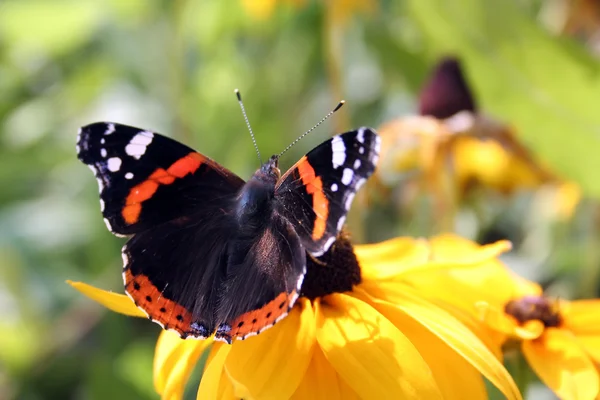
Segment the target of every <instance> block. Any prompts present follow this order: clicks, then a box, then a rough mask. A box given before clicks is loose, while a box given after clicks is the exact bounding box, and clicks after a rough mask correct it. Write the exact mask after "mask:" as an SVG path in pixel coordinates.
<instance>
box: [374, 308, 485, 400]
mask: <svg viewBox="0 0 600 400" xmlns="http://www.w3.org/2000/svg"><path fill="white" fill-rule="evenodd" d="M370 304H371V305H372V306H373V307H374V308H375V309H376V310H377V311H379V312H381V313H382V314H383V315H384V316H385V317H386V318H387V319H389V320H390V322H391V323H392V324H394V325H395V326H397V327H401V328H402V333H404V334H405V335H406V336H407V337H408V338H409V339H410V341H411V342H412V343H413V344H414V345H415V347H416V348H417V349H418V350H419V353H420V354H421V356H422V357H423V359H424V360H425V361H426V362H427V364H428V365H429V368H430V369H431V371H432V373H433V377H434V378H435V380H436V382H437V384H438V387H439V388H440V391H441V393H442V395H443V396H444V399H445V400H464V399H469V400H477V399H482V400H487V398H488V396H487V391H486V389H485V384H484V382H483V379H482V377H481V374H480V373H479V371H478V370H476V369H475V368H474V367H473V366H472V365H471V364H470V363H469V362H468V361H467V360H465V359H464V358H463V357H462V356H461V355H459V354H458V353H457V352H456V351H454V349H452V348H451V347H450V346H448V345H447V344H446V343H445V342H444V341H442V340H440V338H438V337H437V336H436V335H434V334H433V333H431V332H430V331H429V330H428V329H426V328H425V327H424V326H423V325H421V324H420V323H419V322H417V321H415V320H414V319H413V318H411V317H409V316H407V315H406V314H405V313H403V312H401V311H400V310H399V309H398V308H397V307H395V306H393V305H391V304H388V303H384V302H379V301H375V302H373V303H370Z"/></svg>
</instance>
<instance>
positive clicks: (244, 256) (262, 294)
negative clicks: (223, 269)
mask: <svg viewBox="0 0 600 400" xmlns="http://www.w3.org/2000/svg"><path fill="white" fill-rule="evenodd" d="M267 225H268V227H267V228H266V229H265V230H264V231H262V232H261V233H260V234H259V235H258V237H256V238H255V240H244V239H237V240H233V241H232V242H231V246H230V247H229V257H228V265H227V278H226V281H225V282H226V283H225V285H224V286H223V288H222V290H221V293H222V295H221V297H220V299H219V307H218V311H217V315H218V317H217V318H218V320H219V321H222V322H221V324H220V326H219V327H218V329H217V332H216V336H215V337H216V338H217V339H218V340H223V341H226V342H230V341H231V339H232V338H238V339H245V338H247V337H249V336H252V335H255V334H258V333H260V332H262V331H263V330H265V329H267V328H269V327H271V326H273V325H275V323H277V322H278V321H280V320H281V319H282V318H284V317H285V316H286V315H287V313H288V312H289V310H290V309H291V308H292V307H293V305H294V303H295V302H296V299H297V298H298V296H299V294H300V289H301V286H302V281H303V279H304V275H305V274H306V253H305V251H304V248H303V247H302V245H301V243H300V239H299V238H298V235H297V234H296V231H295V229H294V227H293V226H292V224H291V223H290V222H289V221H287V220H286V219H284V218H282V217H281V216H280V215H278V214H277V213H275V214H274V215H273V216H272V217H271V220H270V221H269V223H268V224H267Z"/></svg>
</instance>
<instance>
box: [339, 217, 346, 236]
mask: <svg viewBox="0 0 600 400" xmlns="http://www.w3.org/2000/svg"><path fill="white" fill-rule="evenodd" d="M344 222H346V216H343V217H342V218H340V220H339V221H338V224H337V230H338V232H339V231H341V230H342V228H343V227H344Z"/></svg>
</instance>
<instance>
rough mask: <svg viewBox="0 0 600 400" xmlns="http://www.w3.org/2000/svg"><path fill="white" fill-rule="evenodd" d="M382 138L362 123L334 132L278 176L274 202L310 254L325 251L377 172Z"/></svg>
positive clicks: (317, 254)
mask: <svg viewBox="0 0 600 400" xmlns="http://www.w3.org/2000/svg"><path fill="white" fill-rule="evenodd" d="M380 143H381V139H380V138H379V136H378V135H377V134H376V133H375V131H373V130H372V129H369V128H364V127H363V128H360V129H358V130H355V131H350V132H346V133H343V134H340V135H337V136H334V137H333V138H332V139H330V140H327V141H325V142H323V143H322V144H320V145H319V146H317V147H316V148H315V149H313V150H312V151H310V152H309V153H308V154H307V155H305V156H304V157H302V158H301V159H300V161H298V162H297V163H296V164H295V165H294V166H293V167H292V168H290V169H289V170H288V171H287V172H286V173H285V174H284V175H283V176H282V177H281V179H280V181H279V183H278V185H277V188H276V191H275V197H276V199H277V205H278V207H279V209H280V210H281V213H282V214H283V215H284V216H286V218H288V219H289V220H290V221H294V223H295V224H296V227H297V231H298V235H299V236H300V239H301V242H302V245H303V246H304V248H305V249H306V250H307V251H308V252H309V253H311V254H312V255H314V256H320V255H322V254H323V253H324V252H325V251H327V249H328V248H329V246H331V244H332V243H333V241H334V240H335V237H336V235H337V234H338V233H339V232H340V230H341V228H342V226H343V225H344V222H345V220H346V214H347V213H348V210H349V209H350V206H351V204H352V200H353V199H354V195H355V194H356V192H357V191H358V189H359V188H360V187H361V185H362V184H363V183H364V182H365V181H366V179H367V178H368V177H369V176H371V174H372V173H373V172H374V171H375V165H376V163H377V160H378V158H379V149H380Z"/></svg>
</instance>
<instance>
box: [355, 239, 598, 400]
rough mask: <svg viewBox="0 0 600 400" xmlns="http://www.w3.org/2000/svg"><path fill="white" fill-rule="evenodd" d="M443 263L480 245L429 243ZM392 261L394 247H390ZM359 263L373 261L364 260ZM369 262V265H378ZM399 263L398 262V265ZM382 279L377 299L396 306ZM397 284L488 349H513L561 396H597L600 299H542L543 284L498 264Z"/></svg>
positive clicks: (411, 277)
mask: <svg viewBox="0 0 600 400" xmlns="http://www.w3.org/2000/svg"><path fill="white" fill-rule="evenodd" d="M429 245H430V252H431V257H432V258H434V259H436V260H438V262H439V263H440V264H443V265H448V262H449V261H450V260H451V259H453V258H454V257H456V253H457V252H459V253H468V252H472V251H474V250H475V249H477V248H479V246H478V245H477V244H475V243H473V242H470V241H468V240H465V239H462V238H458V237H456V236H452V235H445V236H440V237H437V238H435V239H433V240H431V241H430V242H429ZM388 246H389V249H390V252H389V256H390V260H393V258H394V255H393V254H394V252H395V251H394V247H396V248H397V249H399V248H401V246H400V245H399V244H398V243H395V242H393V241H392V242H388ZM362 260H363V263H364V264H368V263H369V262H370V261H369V260H366V259H365V258H364V257H363V258H362ZM377 260H378V258H374V259H373V260H372V261H371V262H373V263H375V262H377ZM397 262H398V263H400V262H402V261H401V259H398V260H397ZM395 279H400V277H398V276H396V277H394V278H393V279H392V280H391V281H389V282H380V284H379V287H380V290H381V291H380V296H382V297H384V298H385V299H386V300H387V301H389V302H393V301H398V300H400V299H401V294H399V293H396V294H393V289H392V288H393V287H394V286H395V284H394V283H393V281H394V280H395ZM402 279H403V280H404V281H405V282H408V283H409V284H410V285H412V286H413V287H415V288H416V289H417V290H418V291H419V293H420V294H421V295H422V296H424V297H426V298H429V299H430V300H432V301H435V302H436V304H438V305H440V306H442V307H443V308H445V309H446V310H448V311H449V312H451V313H452V314H453V315H455V316H456V317H457V318H459V319H460V320H461V321H463V323H465V324H466V325H467V326H469V327H470V328H472V330H473V332H474V333H476V334H477V335H478V336H479V337H480V338H481V339H482V340H483V341H485V343H486V345H488V346H489V348H490V350H491V351H492V352H493V353H495V354H497V355H498V356H499V357H502V352H503V351H505V352H506V351H507V350H509V349H512V348H515V347H517V348H518V349H520V350H521V351H522V353H523V355H524V356H525V359H526V360H527V362H528V363H529V365H530V366H531V368H532V369H533V370H534V371H535V372H536V374H537V375H538V376H539V377H540V379H541V380H542V381H543V382H544V383H545V384H546V385H548V387H550V388H551V389H552V390H553V391H554V392H555V393H556V394H557V395H558V396H559V397H560V398H561V399H573V400H579V399H595V398H596V397H597V396H598V394H599V388H600V386H599V375H598V369H597V365H598V364H599V363H600V300H579V301H566V300H562V299H551V298H548V297H545V296H544V294H543V293H542V289H541V287H540V286H539V285H538V284H536V283H534V282H530V281H528V280H525V279H523V278H521V277H519V276H516V275H515V274H513V273H512V272H511V271H510V270H508V269H507V268H506V267H505V266H504V264H502V263H501V262H500V261H498V260H497V259H493V258H489V259H488V260H487V261H485V262H483V263H481V264H480V265H478V266H476V267H474V268H450V269H446V268H442V269H439V270H438V271H437V273H433V271H429V273H426V272H425V270H420V271H418V270H414V271H410V272H409V273H406V274H404V276H402Z"/></svg>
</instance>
